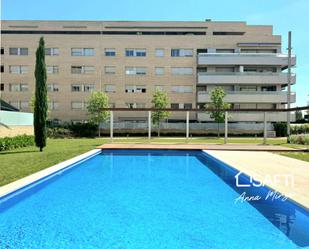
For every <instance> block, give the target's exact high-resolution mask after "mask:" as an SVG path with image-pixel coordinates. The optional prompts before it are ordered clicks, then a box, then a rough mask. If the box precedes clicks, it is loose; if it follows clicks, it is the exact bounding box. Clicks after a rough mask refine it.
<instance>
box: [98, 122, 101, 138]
mask: <svg viewBox="0 0 309 249" xmlns="http://www.w3.org/2000/svg"><path fill="white" fill-rule="evenodd" d="M98 134H99V137H101V131H100V124H99V127H98Z"/></svg>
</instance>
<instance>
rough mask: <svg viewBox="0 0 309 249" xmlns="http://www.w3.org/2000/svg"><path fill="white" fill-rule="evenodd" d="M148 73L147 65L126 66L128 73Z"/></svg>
mask: <svg viewBox="0 0 309 249" xmlns="http://www.w3.org/2000/svg"><path fill="white" fill-rule="evenodd" d="M146 73H147V70H146V67H126V74H127V75H145V74H146Z"/></svg>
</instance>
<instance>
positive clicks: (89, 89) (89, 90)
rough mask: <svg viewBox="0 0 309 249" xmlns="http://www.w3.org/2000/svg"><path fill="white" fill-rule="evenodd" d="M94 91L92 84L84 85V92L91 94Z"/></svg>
mask: <svg viewBox="0 0 309 249" xmlns="http://www.w3.org/2000/svg"><path fill="white" fill-rule="evenodd" d="M93 90H94V84H84V92H92V91H93Z"/></svg>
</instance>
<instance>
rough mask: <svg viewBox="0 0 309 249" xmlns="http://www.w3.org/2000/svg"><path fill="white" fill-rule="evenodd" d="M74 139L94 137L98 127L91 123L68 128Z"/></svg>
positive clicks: (72, 125) (73, 125)
mask: <svg viewBox="0 0 309 249" xmlns="http://www.w3.org/2000/svg"><path fill="white" fill-rule="evenodd" d="M68 128H69V129H70V131H71V132H72V135H73V136H74V137H95V136H96V134H97V131H98V126H97V125H96V124H93V123H84V124H83V123H76V124H71V125H69V127H68Z"/></svg>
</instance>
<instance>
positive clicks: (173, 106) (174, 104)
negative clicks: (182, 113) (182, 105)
mask: <svg viewBox="0 0 309 249" xmlns="http://www.w3.org/2000/svg"><path fill="white" fill-rule="evenodd" d="M171 108H172V109H179V104H178V103H171Z"/></svg>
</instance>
